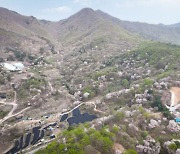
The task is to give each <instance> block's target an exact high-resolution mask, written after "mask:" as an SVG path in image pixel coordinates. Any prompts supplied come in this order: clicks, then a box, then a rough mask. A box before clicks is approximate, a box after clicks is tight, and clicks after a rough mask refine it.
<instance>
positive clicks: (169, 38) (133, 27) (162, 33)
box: [97, 10, 180, 44]
mask: <svg viewBox="0 0 180 154" xmlns="http://www.w3.org/2000/svg"><path fill="white" fill-rule="evenodd" d="M97 13H98V15H99V16H101V17H102V18H104V19H106V20H109V21H111V22H113V23H114V24H116V25H119V26H120V27H123V28H125V29H126V30H128V31H130V32H133V33H138V34H139V35H141V36H143V37H144V38H145V39H151V40H155V41H160V42H166V43H172V44H180V27H179V26H178V25H179V24H175V25H174V26H166V25H162V24H158V25H155V24H147V23H140V22H129V21H122V20H119V19H118V18H115V17H112V16H110V15H108V14H106V13H104V12H102V11H100V10H98V11H97Z"/></svg>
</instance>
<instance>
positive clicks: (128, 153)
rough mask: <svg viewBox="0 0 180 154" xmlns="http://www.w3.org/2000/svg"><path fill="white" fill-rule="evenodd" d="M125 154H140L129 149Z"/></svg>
mask: <svg viewBox="0 0 180 154" xmlns="http://www.w3.org/2000/svg"><path fill="white" fill-rule="evenodd" d="M123 154H138V153H137V152H136V150H133V149H128V150H126V151H125V152H124V153H123Z"/></svg>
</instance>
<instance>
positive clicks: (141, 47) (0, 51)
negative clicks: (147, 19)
mask: <svg viewBox="0 0 180 154" xmlns="http://www.w3.org/2000/svg"><path fill="white" fill-rule="evenodd" d="M179 29H180V28H179V26H178V24H176V25H163V24H158V25H153V24H147V23H139V22H129V21H122V20H120V19H117V18H114V17H112V16H110V15H108V14H106V13H104V12H102V11H100V10H97V11H95V10H93V9H90V8H85V9H82V10H80V11H79V12H77V13H76V14H74V15H72V16H71V17H69V18H67V19H64V20H60V21H57V22H51V21H46V20H38V19H36V18H35V17H32V16H23V15H20V14H18V13H16V12H14V11H10V10H8V9H5V8H0V62H6V64H4V63H0V104H1V105H0V106H1V108H0V136H1V138H0V147H1V148H0V153H16V152H18V151H19V152H21V153H36V154H38V153H39V154H42V153H87V154H88V153H90V154H91V153H102V154H106V153H107V154H114V153H142V154H145V153H150V154H154V153H155V154H158V153H167V154H175V153H177V152H178V150H177V149H178V148H179V145H180V143H179V142H178V141H175V140H174V139H178V138H180V133H178V132H179V127H178V124H176V123H175V121H174V117H176V116H177V115H179V109H178V107H179V106H178V104H177V105H175V106H174V104H176V103H174V100H175V99H174V100H173V97H172V98H171V96H172V95H171V94H173V93H174V98H175V97H177V98H178V99H177V101H178V100H180V98H179V95H178V92H179V89H178V88H177V87H178V86H180V81H179V74H180V61H179V59H180V52H179V51H180V46H178V45H174V44H179V40H180V38H179V37H180V34H179ZM162 42H166V43H162ZM171 43H172V44H171ZM21 62H22V64H21ZM10 67H11V68H12V67H13V69H10ZM15 67H18V69H22V68H23V67H24V69H23V70H21V71H10V70H14V68H15ZM16 70H17V68H16ZM170 87H176V88H172V89H171V90H170ZM12 106H13V107H12ZM170 111H172V112H170ZM94 118H96V119H94ZM60 119H61V120H60ZM91 120H93V121H91ZM89 121H91V122H89ZM79 122H81V123H82V124H81V125H78V126H77V127H76V126H75V127H74V126H73V127H71V124H75V123H76V124H78V123H79ZM84 122H87V123H84ZM83 123H84V124H83ZM54 137H56V139H55V140H53V142H52V139H53V138H54ZM50 142H51V143H50ZM49 143H50V144H49ZM167 143H168V144H167ZM47 144H48V145H47ZM45 146H47V147H46V148H45ZM27 147H28V148H27ZM170 148H171V149H170ZM171 150H172V151H171ZM7 151H8V152H7ZM136 151H137V152H136Z"/></svg>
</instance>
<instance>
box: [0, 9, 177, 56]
mask: <svg viewBox="0 0 180 154" xmlns="http://www.w3.org/2000/svg"><path fill="white" fill-rule="evenodd" d="M0 28H1V30H0V31H1V36H0V37H1V38H0V41H1V42H0V43H1V45H0V46H1V48H3V47H4V45H3V44H4V42H6V46H7V44H8V43H9V46H11V44H13V45H14V44H16V46H17V48H20V49H21V48H22V49H23V50H28V49H26V48H28V47H25V45H23V44H27V42H29V44H32V42H34V44H35V45H34V46H39V47H37V48H35V49H34V51H33V52H34V53H36V54H37V53H38V52H39V49H40V48H42V47H43V46H46V45H48V46H49V47H48V48H47V50H50V49H51V48H52V46H56V48H57V51H59V50H61V49H63V50H66V49H67V48H75V47H77V46H82V45H85V44H86V45H91V44H96V45H97V44H107V46H108V44H114V46H115V47H116V46H118V44H119V42H121V43H122V42H126V43H128V42H130V44H134V45H133V46H135V45H136V44H138V43H139V42H141V41H142V40H144V39H149V40H156V41H161V42H166V43H173V44H180V28H179V26H178V24H177V25H174V26H165V25H153V24H147V23H140V22H129V21H122V20H120V19H117V18H114V17H112V16H110V15H108V14H106V13H104V12H102V11H100V10H97V11H94V10H93V9H90V8H85V9H82V10H81V11H79V12H78V13H76V14H74V15H72V16H71V17H69V18H67V19H64V20H60V21H58V22H51V21H46V20H38V19H36V18H35V17H33V16H23V15H20V14H18V13H17V12H14V11H10V10H8V9H5V8H0ZM7 33H8V34H10V33H12V37H8V36H9V35H8V34H7ZM25 40H26V43H25ZM36 43H37V44H36ZM17 44H18V45H17ZM38 44H39V45H38ZM40 44H41V45H40ZM45 44H46V45H45ZM38 48H39V49H38ZM64 48H65V49H64ZM37 50H38V51H37Z"/></svg>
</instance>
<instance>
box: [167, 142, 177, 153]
mask: <svg viewBox="0 0 180 154" xmlns="http://www.w3.org/2000/svg"><path fill="white" fill-rule="evenodd" d="M168 148H169V149H171V150H173V151H176V150H177V145H176V144H175V143H171V144H170V145H169V146H168Z"/></svg>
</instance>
